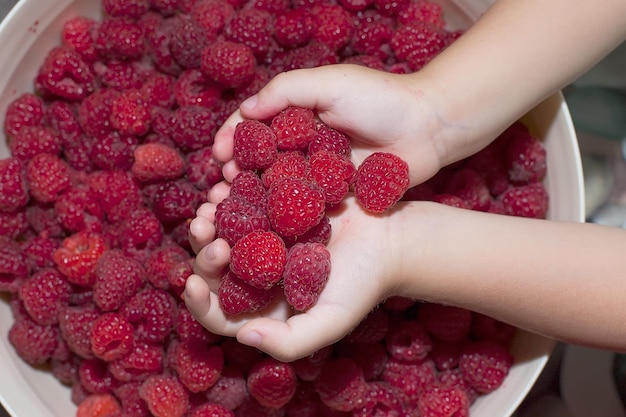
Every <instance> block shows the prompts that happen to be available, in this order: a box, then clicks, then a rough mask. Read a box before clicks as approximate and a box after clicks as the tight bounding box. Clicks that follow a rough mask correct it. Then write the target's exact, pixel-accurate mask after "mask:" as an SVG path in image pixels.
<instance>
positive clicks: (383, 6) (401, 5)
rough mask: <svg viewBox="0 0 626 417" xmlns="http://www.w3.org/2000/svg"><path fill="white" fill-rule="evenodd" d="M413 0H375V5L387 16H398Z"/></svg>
mask: <svg viewBox="0 0 626 417" xmlns="http://www.w3.org/2000/svg"><path fill="white" fill-rule="evenodd" d="M410 1H411V0H400V1H394V0H374V7H375V8H376V10H378V11H379V12H380V13H381V14H383V15H385V16H396V15H397V14H398V13H399V12H400V11H401V10H403V9H405V8H406V7H407V5H408V4H409V3H410Z"/></svg>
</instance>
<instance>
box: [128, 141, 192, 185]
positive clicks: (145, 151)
mask: <svg viewBox="0 0 626 417" xmlns="http://www.w3.org/2000/svg"><path fill="white" fill-rule="evenodd" d="M134 155H135V162H134V163H133V166H132V168H131V170H132V172H133V174H134V175H135V177H137V179H138V180H140V181H144V182H160V181H167V180H173V179H176V178H178V177H180V176H181V175H182V174H183V173H184V172H185V160H184V158H183V156H182V155H181V154H180V152H179V151H178V150H177V149H175V148H172V147H170V146H167V145H163V144H160V143H145V144H142V145H139V146H137V148H135V152H134Z"/></svg>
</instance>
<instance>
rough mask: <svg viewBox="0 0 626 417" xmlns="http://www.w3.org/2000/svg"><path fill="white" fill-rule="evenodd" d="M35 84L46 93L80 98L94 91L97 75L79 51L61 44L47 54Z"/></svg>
mask: <svg viewBox="0 0 626 417" xmlns="http://www.w3.org/2000/svg"><path fill="white" fill-rule="evenodd" d="M35 84H36V87H37V90H39V92H41V93H42V94H44V95H51V96H56V97H60V98H63V99H68V100H80V99H84V98H85V97H87V96H88V95H89V94H90V93H92V92H93V91H94V89H95V77H94V75H93V73H92V72H91V69H90V68H89V66H88V65H87V64H86V63H85V61H83V58H82V57H81V56H80V55H79V54H78V53H77V52H75V51H73V50H71V49H69V48H67V47H62V46H59V47H56V48H54V49H52V50H51V51H50V52H49V53H48V55H47V56H46V58H45V60H44V62H43V64H42V65H41V67H40V68H39V73H38V74H37V78H36V79H35Z"/></svg>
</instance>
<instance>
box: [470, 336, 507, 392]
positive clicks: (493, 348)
mask: <svg viewBox="0 0 626 417" xmlns="http://www.w3.org/2000/svg"><path fill="white" fill-rule="evenodd" d="M512 364H513V357H512V356H511V354H510V353H509V351H508V349H507V348H506V347H504V346H502V345H500V344H498V343H495V342H491V341H488V340H481V341H477V342H473V343H470V344H468V345H467V346H465V348H464V349H463V351H462V352H461V356H460V357H459V369H460V370H461V373H462V374H463V378H464V379H465V381H467V382H468V383H469V385H470V387H472V388H473V389H475V390H476V391H478V392H480V393H482V394H487V393H489V392H492V391H493V390H495V389H496V388H498V387H499V386H500V385H502V382H503V381H504V379H505V378H506V376H507V375H508V374H509V370H510V369H511V366H512Z"/></svg>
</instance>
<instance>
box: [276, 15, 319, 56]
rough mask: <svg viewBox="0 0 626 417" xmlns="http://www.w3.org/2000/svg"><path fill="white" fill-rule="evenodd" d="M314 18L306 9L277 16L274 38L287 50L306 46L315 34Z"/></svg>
mask: <svg viewBox="0 0 626 417" xmlns="http://www.w3.org/2000/svg"><path fill="white" fill-rule="evenodd" d="M313 22H314V18H313V16H312V14H311V12H310V11H309V10H308V9H306V8H296V9H290V10H287V11H282V12H281V13H279V14H278V15H277V16H276V22H275V23H274V38H275V39H276V41H277V42H278V43H279V44H280V45H282V46H284V47H287V48H294V47H297V46H302V45H306V44H307V43H308V42H309V41H310V40H311V38H312V37H313V33H314V32H315V27H314V25H313Z"/></svg>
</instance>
